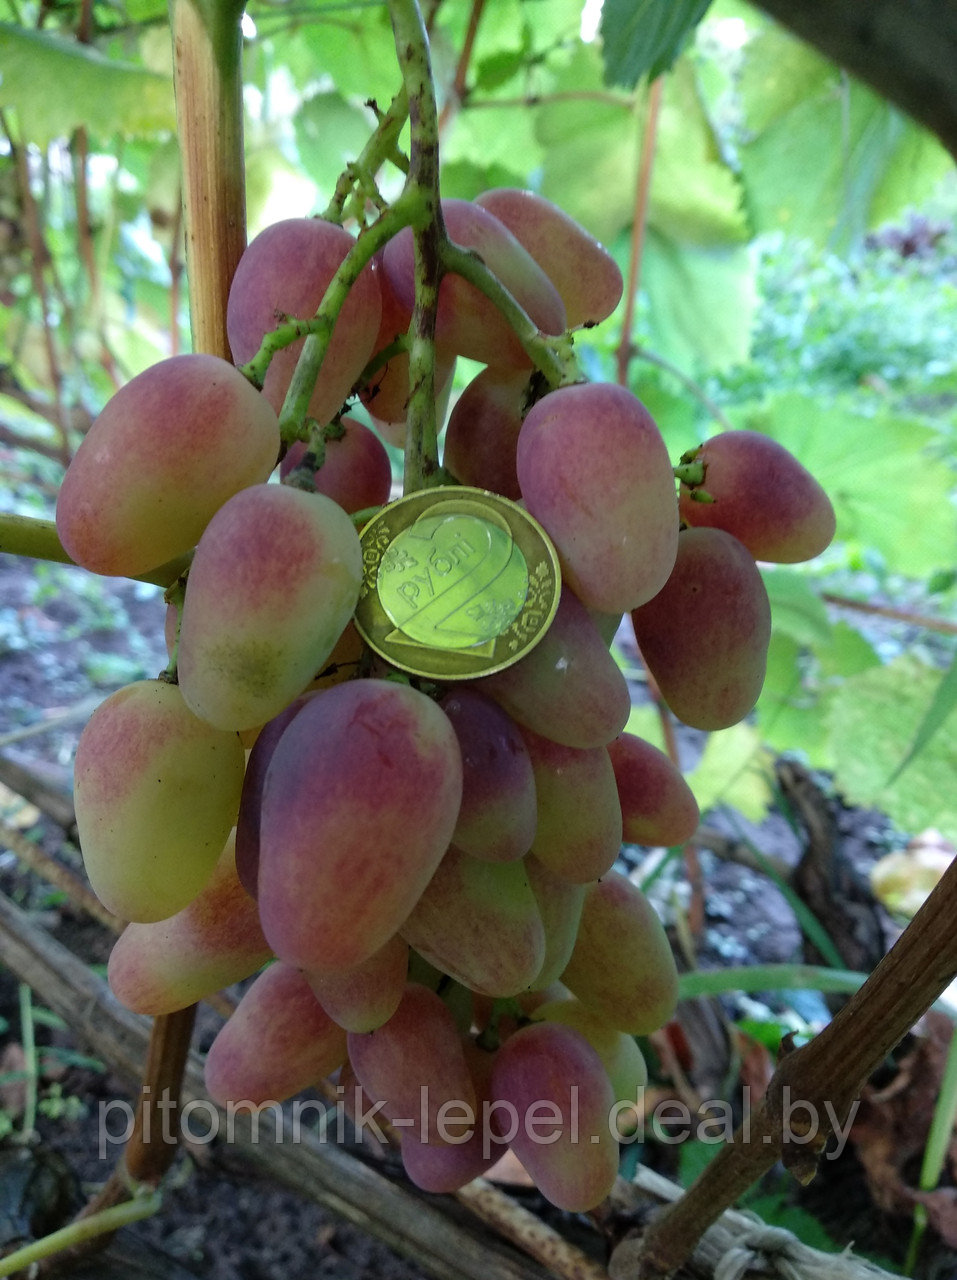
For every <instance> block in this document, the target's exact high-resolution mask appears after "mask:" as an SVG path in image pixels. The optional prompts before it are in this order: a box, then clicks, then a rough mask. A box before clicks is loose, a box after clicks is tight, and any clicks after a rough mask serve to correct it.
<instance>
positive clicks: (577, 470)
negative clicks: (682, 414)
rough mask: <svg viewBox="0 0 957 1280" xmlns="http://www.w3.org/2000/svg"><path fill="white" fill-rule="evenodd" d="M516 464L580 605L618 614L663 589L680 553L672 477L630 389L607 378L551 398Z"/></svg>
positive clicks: (528, 421)
mask: <svg viewBox="0 0 957 1280" xmlns="http://www.w3.org/2000/svg"><path fill="white" fill-rule="evenodd" d="M516 466H517V472H518V481H519V484H520V485H521V489H522V497H523V498H524V500H525V505H526V506H527V507H528V510H529V512H530V513H531V514H532V515H533V516H534V517H535V518H536V520H539V521H540V522H541V524H542V525H543V526H544V528H545V531H546V532H547V533H548V534H549V536H550V537H551V539H552V541H553V542H554V543H555V547H556V549H557V551H558V556H559V559H560V560H561V564H562V575H563V579H564V581H565V582H566V583H567V584H568V585H569V586H570V587H571V588H572V590H573V591H574V592H575V594H576V595H577V596H578V597H579V599H580V600H581V602H582V604H584V605H586V606H587V607H588V608H590V609H596V610H598V611H599V612H602V613H619V614H620V613H624V612H626V611H627V610H629V609H635V608H637V606H638V605H641V604H644V602H645V601H646V600H650V599H651V598H652V596H654V595H656V594H657V592H658V591H660V590H661V588H662V587H663V586H664V584H665V582H666V581H667V578H668V575H669V574H670V572H671V570H672V568H673V566H674V562H675V553H676V549H677V540H678V505H677V498H676V496H675V481H674V474H673V472H672V468H671V461H670V459H669V457H668V450H667V449H666V447H665V443H664V440H663V439H662V438H661V433H660V432H659V430H658V428H657V426H656V425H655V423H654V420H653V419H652V417H651V415H650V414H649V413H648V411H647V409H646V408H645V406H644V405H643V404H642V403H641V401H640V400H638V399H636V397H635V396H633V395H632V394H631V392H630V391H628V390H626V389H625V388H624V387H619V386H617V385H615V384H614V383H604V382H602V383H587V384H585V385H577V386H568V387H560V388H559V389H558V390H557V391H553V392H551V394H550V395H547V396H545V397H544V398H543V399H541V400H539V401H538V402H537V403H536V404H534V405H533V406H532V408H531V409H530V410H529V412H528V415H527V416H526V418H525V421H524V423H523V424H522V430H521V432H520V434H519V437H518V452H517V455H516Z"/></svg>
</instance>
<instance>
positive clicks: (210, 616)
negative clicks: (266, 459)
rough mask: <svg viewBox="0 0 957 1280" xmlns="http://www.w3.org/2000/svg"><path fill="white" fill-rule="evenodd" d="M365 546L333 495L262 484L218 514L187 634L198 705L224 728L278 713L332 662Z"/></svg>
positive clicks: (206, 538) (204, 545)
mask: <svg viewBox="0 0 957 1280" xmlns="http://www.w3.org/2000/svg"><path fill="white" fill-rule="evenodd" d="M361 580H362V551H361V548H360V545H359V535H358V534H357V533H356V531H355V529H354V528H353V525H352V521H351V520H350V519H349V517H348V516H347V515H346V513H345V512H344V511H343V510H342V508H341V507H339V506H337V505H336V503H334V502H333V501H332V499H331V498H326V497H324V496H323V495H322V494H318V493H305V492H303V491H302V490H299V489H290V488H288V487H287V486H285V485H254V486H252V487H251V488H249V489H244V490H243V492H242V493H238V494H236V496H235V497H234V498H232V499H231V500H230V501H229V502H227V503H226V505H225V506H224V507H222V508H221V509H220V510H219V511H218V512H217V513H216V515H215V516H214V517H213V519H212V520H211V521H210V523H209V526H208V528H207V529H206V532H205V533H204V534H203V537H202V538H201V539H200V543H199V546H198V547H197V548H196V555H195V557H194V559H193V564H192V567H191V569H190V572H189V580H188V583H187V587H186V601H185V603H184V606H183V621H182V627H181V629H180V642H179V681H180V686H181V688H182V690H183V696H184V698H185V699H186V702H187V704H188V705H189V706H190V708H191V709H192V710H193V711H194V712H195V713H196V715H198V716H201V717H202V718H203V719H204V720H208V721H209V723H210V724H214V725H216V726H218V727H219V728H231V729H251V728H254V727H255V726H256V725H260V724H264V723H265V722H266V721H267V720H270V719H272V717H273V716H275V715H278V713H279V712H280V711H281V710H282V709H283V707H285V706H286V705H287V703H289V702H290V701H291V700H292V699H293V698H295V697H296V696H297V694H300V693H302V691H303V690H304V689H305V687H306V685H307V684H308V683H309V681H310V680H311V679H312V678H313V676H315V675H316V674H317V673H318V672H319V670H320V669H321V667H322V665H323V663H324V662H325V661H326V659H327V658H328V657H329V655H330V653H331V652H332V649H333V646H334V645H335V643H336V641H337V640H338V638H339V636H340V635H341V633H342V631H343V630H344V628H345V626H346V623H347V622H348V621H349V619H350V617H351V616H352V612H353V610H354V609H355V606H356V601H357V600H358V598H359V585H360V583H361Z"/></svg>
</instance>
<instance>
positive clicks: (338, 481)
mask: <svg viewBox="0 0 957 1280" xmlns="http://www.w3.org/2000/svg"><path fill="white" fill-rule="evenodd" d="M341 425H342V429H343V431H344V432H345V434H344V435H343V436H342V438H341V439H338V440H337V439H334V438H333V439H329V440H327V441H326V449H325V459H324V461H323V463H322V466H321V467H320V468H319V470H318V471H315V470H312V469H311V468H310V477H311V479H312V482H313V484H314V485H315V488H316V492H317V493H324V494H325V495H326V497H327V498H332V500H333V502H337V503H338V504H339V506H340V507H342V509H343V511H348V512H349V514H350V515H352V513H353V512H355V511H364V510H365V509H366V508H367V507H381V506H383V505H384V504H385V503H386V502H388V501H389V494H390V493H391V491H392V464H391V463H390V462H389V455H388V454H387V453H386V451H385V445H383V443H382V441H381V440H380V439H379V437H378V436H377V435H376V434H375V432H373V431H370V430H369V428H368V427H366V426H364V425H363V424H362V423H361V422H357V421H356V419H355V418H343V419H342V424H341ZM306 449H307V445H306V443H305V441H302V440H300V441H299V442H298V443H296V444H294V445H293V446H292V447H291V448H290V450H289V452H288V453H287V454H286V456H285V458H284V459H283V461H282V466H281V467H280V475H281V476H282V477H283V478H285V477H286V476H288V475H289V473H290V472H291V471H292V470H293V469H294V468H296V467H299V466H300V465H301V464H302V461H303V459H304V458H305V455H306Z"/></svg>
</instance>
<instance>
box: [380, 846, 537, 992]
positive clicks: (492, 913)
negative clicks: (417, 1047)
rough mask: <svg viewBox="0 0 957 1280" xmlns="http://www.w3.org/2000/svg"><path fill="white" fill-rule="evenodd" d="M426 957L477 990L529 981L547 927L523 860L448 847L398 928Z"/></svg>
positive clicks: (513, 988)
mask: <svg viewBox="0 0 957 1280" xmlns="http://www.w3.org/2000/svg"><path fill="white" fill-rule="evenodd" d="M400 933H401V934H402V937H403V938H405V940H406V941H407V942H408V943H409V945H410V946H412V947H414V948H415V949H416V951H418V952H419V954H420V955H423V956H424V957H425V958H426V960H428V961H430V963H432V964H434V965H436V966H437V967H438V968H439V969H441V970H442V972H443V973H447V974H449V975H450V976H451V977H453V978H455V979H457V980H458V981H459V982H461V983H462V984H463V985H464V986H466V987H468V988H469V989H470V990H472V991H478V992H482V993H484V994H486V995H491V996H513V995H516V994H517V993H518V992H519V991H522V990H524V989H525V988H526V987H529V986H531V985H532V983H533V982H534V981H535V979H536V978H537V976H538V974H539V972H540V970H541V967H542V962H543V960H544V958H545V933H544V929H543V927H542V917H541V914H540V912H539V910H538V904H537V902H536V900H535V895H534V894H533V893H532V890H531V887H530V885H529V882H528V876H527V875H526V872H525V867H524V865H523V863H522V862H486V861H483V860H482V859H480V858H470V857H469V855H468V854H466V853H462V852H461V850H459V849H456V848H455V847H454V846H453V847H452V848H450V849H449V851H448V852H447V853H446V855H445V857H444V858H443V859H442V861H441V862H440V863H439V866H438V868H437V870H436V872H435V874H434V875H433V877H432V879H431V880H430V881H429V884H428V886H427V888H426V889H425V891H424V892H423V894H422V895H421V897H420V898H419V900H418V902H417V903H416V904H415V906H414V907H413V908H412V911H411V913H410V915H409V917H408V919H407V920H406V921H405V923H404V924H403V925H402V927H401V929H400Z"/></svg>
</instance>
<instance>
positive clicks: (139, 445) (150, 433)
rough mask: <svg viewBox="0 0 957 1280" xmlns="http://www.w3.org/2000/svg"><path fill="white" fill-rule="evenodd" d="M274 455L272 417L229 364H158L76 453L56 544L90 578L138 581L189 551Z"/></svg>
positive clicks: (60, 506) (121, 394) (197, 358)
mask: <svg viewBox="0 0 957 1280" xmlns="http://www.w3.org/2000/svg"><path fill="white" fill-rule="evenodd" d="M278 453H279V424H278V422H277V420H276V414H275V412H274V411H273V409H272V408H271V407H270V405H269V403H268V402H267V401H266V400H264V399H263V397H262V396H261V395H260V394H259V392H258V391H256V390H255V388H254V387H253V386H252V385H251V384H250V383H249V382H247V381H246V379H245V378H244V377H243V376H242V374H241V373H240V372H239V371H238V370H237V369H234V368H233V367H232V365H230V364H229V363H227V361H225V360H220V359H218V358H217V357H216V356H207V355H182V356H172V357H171V358H170V359H168V360H161V361H160V362H159V364H155V365H153V366H152V367H151V368H149V369H147V370H146V372H145V373H141V374H139V375H138V376H137V377H135V378H133V379H132V381H130V382H128V383H127V384H126V385H125V386H123V387H121V388H120V390H119V391H117V393H116V394H115V395H114V396H113V398H112V399H111V400H110V401H109V403H108V404H107V405H106V407H105V408H104V409H103V411H102V412H101V413H100V414H99V416H98V417H97V418H96V420H95V421H94V423H93V425H92V427H91V428H90V430H89V431H88V432H87V434H86V436H85V438H84V439H83V441H82V442H81V444H80V447H79V448H78V449H77V451H76V455H75V457H74V458H73V461H72V462H71V463H70V466H69V467H68V469H67V472H66V475H65V476H64V478H63V484H62V485H61V487H60V493H59V495H58V497H57V511H56V525H57V533H58V534H59V537H60V541H61V542H62V543H63V546H64V548H65V549H66V551H67V552H68V553H69V555H70V556H71V557H72V558H73V559H74V560H75V561H76V563H77V564H80V565H82V566H83V567H84V568H85V569H90V570H92V571H93V572H94V573H104V574H125V575H126V576H128V577H136V576H137V575H139V574H144V573H146V572H147V570H149V569H153V568H155V567H157V566H158V565H161V564H163V563H164V562H165V561H167V560H171V559H172V558H173V557H174V556H179V555H182V554H183V553H184V552H186V551H188V550H189V549H190V548H191V547H193V546H195V545H196V543H197V541H198V540H199V536H200V534H201V533H202V532H203V530H204V529H205V527H206V525H207V524H208V522H209V520H210V518H211V517H212V516H213V515H214V513H215V512H216V511H217V510H218V509H219V508H220V507H221V506H222V505H223V503H224V502H225V501H226V500H227V498H231V497H232V496H233V494H234V493H238V492H239V490H240V489H244V488H245V487H246V486H247V485H250V484H258V483H260V482H261V481H263V480H265V479H266V478H267V476H268V475H269V473H270V471H272V469H273V467H274V466H275V465H276V459H277V457H278Z"/></svg>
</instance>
